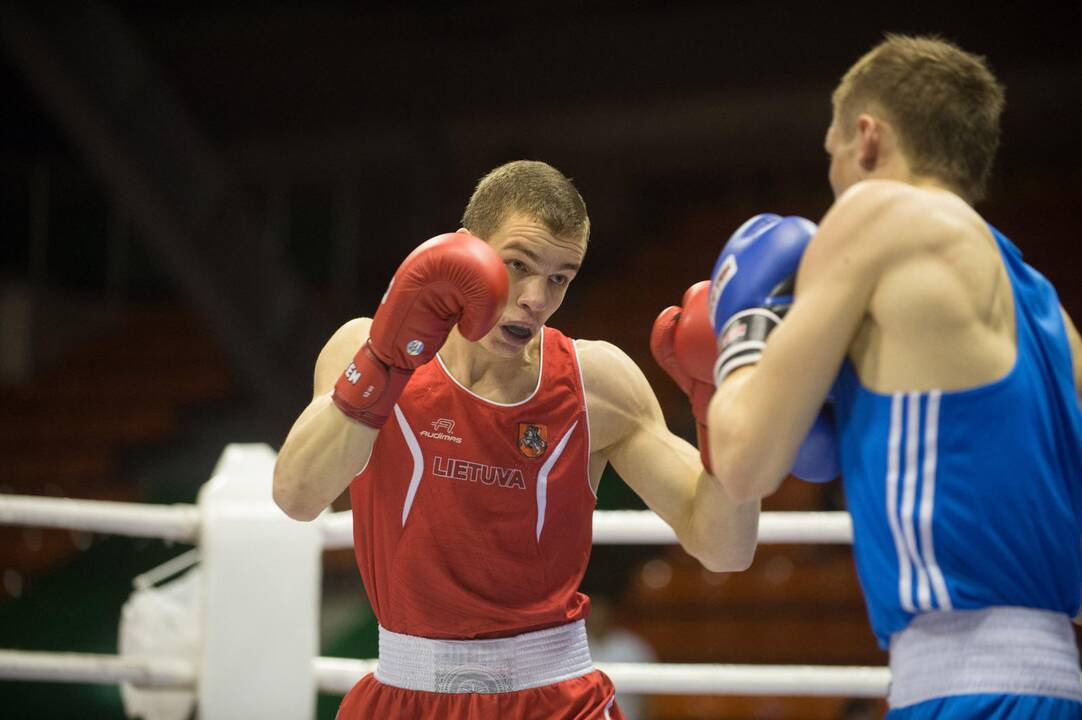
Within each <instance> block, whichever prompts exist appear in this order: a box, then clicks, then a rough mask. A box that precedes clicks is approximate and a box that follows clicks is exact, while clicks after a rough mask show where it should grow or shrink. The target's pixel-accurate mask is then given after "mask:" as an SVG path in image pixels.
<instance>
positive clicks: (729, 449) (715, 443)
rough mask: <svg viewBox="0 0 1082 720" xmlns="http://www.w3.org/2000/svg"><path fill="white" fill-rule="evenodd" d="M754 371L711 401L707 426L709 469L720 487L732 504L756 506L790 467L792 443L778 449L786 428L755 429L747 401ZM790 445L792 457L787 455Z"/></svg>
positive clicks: (733, 379)
mask: <svg viewBox="0 0 1082 720" xmlns="http://www.w3.org/2000/svg"><path fill="white" fill-rule="evenodd" d="M756 371H757V370H756V368H754V367H746V368H741V369H739V370H736V371H735V372H733V373H732V374H731V375H730V376H729V377H728V378H726V380H725V381H724V382H723V383H722V384H721V387H720V388H718V391H717V392H716V393H714V397H713V398H712V399H711V401H710V409H709V413H708V421H707V422H708V426H709V433H710V452H711V464H712V466H713V469H714V473H715V475H716V476H717V479H718V481H719V483H720V484H721V485H722V486H723V487H724V488H725V490H726V491H727V492H728V493H729V495H731V496H732V497H733V498H734V499H735V500H738V501H749V500H757V499H759V498H763V497H766V496H767V495H770V494H772V493H773V492H774V491H775V490H777V489H778V486H779V485H781V482H782V480H784V479H785V477H786V475H788V473H789V468H791V467H792V462H793V457H792V455H793V454H794V453H795V446H796V443H788V444H785V443H779V442H778V441H779V437H778V433H780V432H784V431H785V430H786V428H777V429H776V430H775V432H771V430H770V429H769V428H758V427H757V426H756V423H757V421H758V418H757V416H761V413H756V412H754V410H755V408H752V407H749V405H748V396H749V395H750V394H751V393H753V392H754V387H753V386H751V384H750V383H751V381H752V380H753V379H754V376H755V373H756ZM788 445H793V446H794V450H793V452H786V451H785V449H786V447H787V446H788Z"/></svg>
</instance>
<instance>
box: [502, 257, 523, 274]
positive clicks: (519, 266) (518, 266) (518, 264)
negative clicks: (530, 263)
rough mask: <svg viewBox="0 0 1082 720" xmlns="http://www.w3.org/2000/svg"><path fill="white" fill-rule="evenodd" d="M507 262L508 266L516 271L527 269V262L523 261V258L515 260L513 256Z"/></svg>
mask: <svg viewBox="0 0 1082 720" xmlns="http://www.w3.org/2000/svg"><path fill="white" fill-rule="evenodd" d="M506 264H507V267H509V268H510V269H512V270H514V271H515V272H526V269H527V268H526V263H524V262H522V261H521V260H515V259H513V258H512V259H511V260H508V261H507V263H506Z"/></svg>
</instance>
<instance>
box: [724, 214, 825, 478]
mask: <svg viewBox="0 0 1082 720" xmlns="http://www.w3.org/2000/svg"><path fill="white" fill-rule="evenodd" d="M817 229H818V228H817V227H816V225H815V223H813V222H812V221H810V220H807V219H805V218H802V217H796V216H790V217H784V218H783V217H781V216H779V215H774V214H771V213H764V214H762V215H756V216H755V217H753V218H751V219H750V220H748V221H747V222H745V223H744V224H743V225H741V226H740V227H739V228H738V229H737V231H736V232H735V233H733V234H732V237H730V238H729V241H728V242H727V243H726V244H725V247H724V249H722V251H721V255H720V256H719V257H718V261H717V263H716V264H715V265H714V272H713V274H712V275H711V284H710V297H709V309H710V319H711V322H712V323H713V326H714V334H715V336H716V337H717V341H718V359H717V361H716V362H715V364H714V384H715V386H720V385H721V382H722V380H724V379H725V377H726V376H727V375H728V374H729V373H730V372H732V371H733V370H735V369H736V368H738V367H743V366H744V365H751V364H754V363H757V362H758V361H759V358H760V357H762V354H763V348H764V347H766V339H767V336H769V335H770V333H771V332H772V331H773V330H774V328H776V327H777V326H778V325H779V324H780V323H781V321H782V318H783V317H785V313H786V312H787V311H788V310H789V306H790V305H792V303H793V291H794V288H795V285H796V271H797V268H798V267H799V266H800V258H801V256H802V255H803V254H804V249H805V248H806V247H807V246H808V242H809V241H810V240H811V239H812V236H813V235H815V232H816V230H817ZM792 472H793V474H794V475H796V476H797V477H799V478H801V479H802V480H808V481H811V482H827V481H829V480H832V479H833V478H835V477H837V476H838V474H839V466H838V459H837V431H836V429H835V427H834V416H833V409H832V408H831V406H830V404H829V403H828V404H826V405H824V407H823V410H822V411H820V413H819V416H818V417H817V418H816V419H815V423H814V424H813V425H812V428H811V430H810V431H809V432H808V436H807V437H806V438H805V439H804V442H803V443H802V444H801V446H800V449H799V451H798V452H797V456H796V461H795V463H794V465H793V470H792Z"/></svg>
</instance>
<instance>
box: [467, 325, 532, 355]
mask: <svg viewBox="0 0 1082 720" xmlns="http://www.w3.org/2000/svg"><path fill="white" fill-rule="evenodd" d="M534 337H536V336H531V337H529V338H527V339H524V340H519V339H518V338H515V339H514V340H508V339H505V338H504V337H502V335H501V334H500V328H496V329H495V330H494V331H493V332H491V333H489V334H488V335H486V336H485V337H483V338H481V340H480V342H479V343H478V344H480V346H481V347H482V348H484V349H485V350H486V351H488V352H490V353H492V354H493V355H496V356H498V357H503V358H513V357H518V356H519V355H521V354H522V353H523V352H524V351H525V349H526V347H527V346H528V345H529V344H530V342H531V341H532V340H533V339H534Z"/></svg>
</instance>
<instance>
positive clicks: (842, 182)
mask: <svg viewBox="0 0 1082 720" xmlns="http://www.w3.org/2000/svg"><path fill="white" fill-rule="evenodd" d="M823 145H824V147H825V148H826V151H827V155H829V156H830V171H829V173H828V176H829V178H830V187H831V189H833V190H834V197H835V198H837V197H839V196H840V195H841V194H842V193H844V192H845V191H846V190H848V189H849V186H851V185H853V184H854V183H856V182H857V181H858V180H860V179H861V175H860V163H859V158H858V154H859V150H860V133H857V132H854V133H853V137H852V138H849V139H848V140H847V139H846V138H845V134H844V133H843V132H842V129H841V127H840V126H839V124H838V119H837V118H834V122H832V123H831V124H830V127H829V128H828V129H827V137H826V141H825V142H824V143H823Z"/></svg>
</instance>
